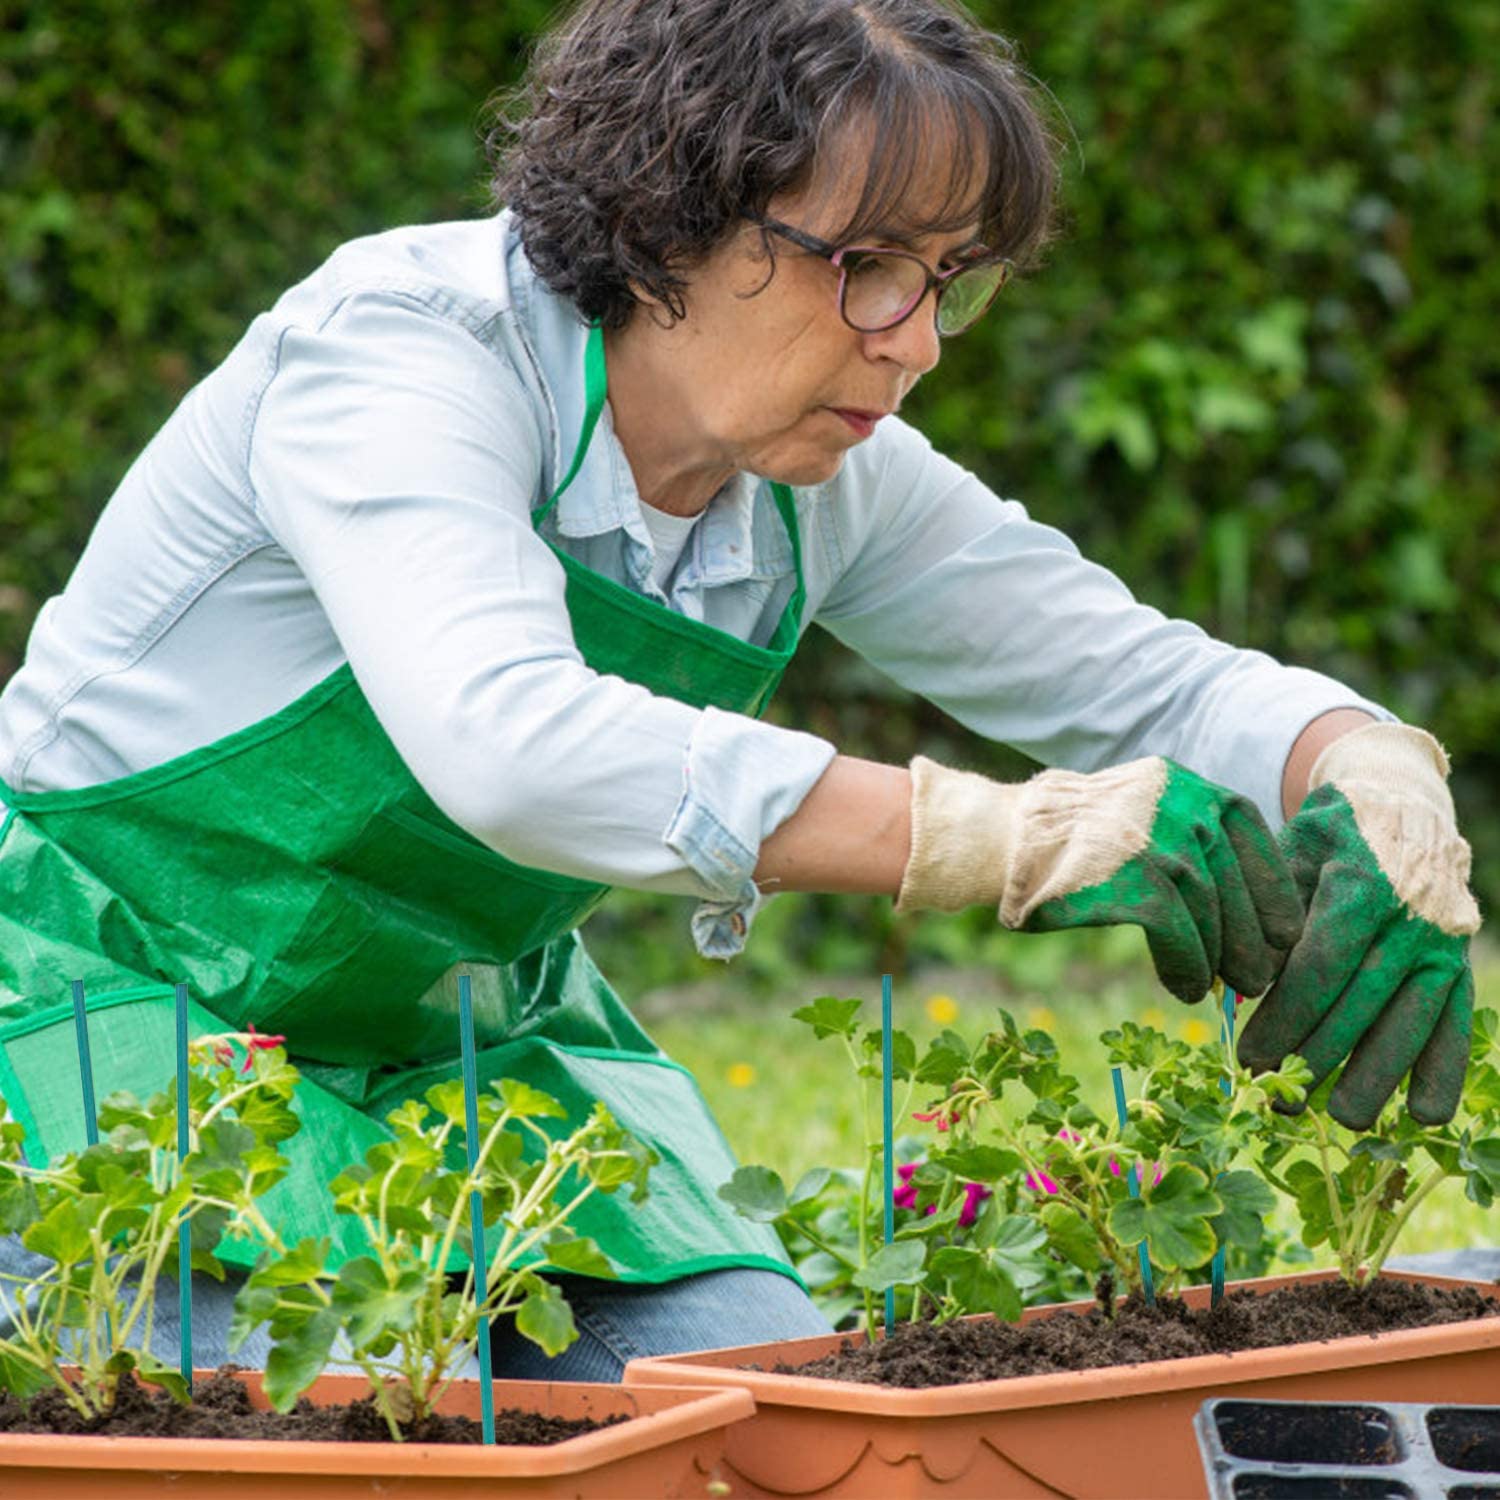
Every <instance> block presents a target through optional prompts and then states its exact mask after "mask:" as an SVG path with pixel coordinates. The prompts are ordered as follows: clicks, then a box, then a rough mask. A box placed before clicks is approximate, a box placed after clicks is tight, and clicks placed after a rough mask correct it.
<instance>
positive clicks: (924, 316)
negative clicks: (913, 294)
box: [864, 297, 942, 375]
mask: <svg viewBox="0 0 1500 1500" xmlns="http://www.w3.org/2000/svg"><path fill="white" fill-rule="evenodd" d="M864 343H865V353H866V354H867V355H868V356H869V357H870V358H871V359H889V360H894V361H895V362H896V363H897V364H898V365H900V366H901V367H902V368H903V369H905V370H909V371H910V372H911V373H912V374H913V375H925V374H926V373H927V372H928V371H929V370H930V369H931V368H932V367H933V366H934V365H935V364H936V363H937V362H938V357H939V355H940V354H941V353H942V347H941V345H940V343H939V340H938V331H937V317H936V315H935V313H934V310H933V306H932V303H931V302H930V301H929V300H928V298H926V297H924V298H923V299H922V301H921V302H920V303H919V304H918V305H917V307H916V309H915V310H914V311H913V312H912V314H911V316H910V317H909V318H907V320H906V321H905V322H904V323H898V324H897V325H896V326H895V327H894V328H884V329H882V330H881V331H880V332H879V333H867V334H865V335H864Z"/></svg>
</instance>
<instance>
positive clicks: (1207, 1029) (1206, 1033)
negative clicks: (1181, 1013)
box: [1182, 1016, 1214, 1047]
mask: <svg viewBox="0 0 1500 1500" xmlns="http://www.w3.org/2000/svg"><path fill="white" fill-rule="evenodd" d="M1213 1034H1214V1032H1213V1027H1211V1026H1210V1025H1209V1024H1208V1022H1207V1021H1200V1020H1199V1019H1198V1018H1197V1016H1192V1017H1190V1018H1189V1019H1188V1020H1186V1021H1184V1022H1183V1023H1182V1039H1183V1040H1184V1041H1185V1042H1190V1043H1191V1044H1192V1045H1193V1046H1194V1047H1201V1046H1202V1045H1203V1043H1204V1042H1206V1041H1207V1040H1208V1039H1209V1038H1210V1037H1211V1036H1212V1035H1213Z"/></svg>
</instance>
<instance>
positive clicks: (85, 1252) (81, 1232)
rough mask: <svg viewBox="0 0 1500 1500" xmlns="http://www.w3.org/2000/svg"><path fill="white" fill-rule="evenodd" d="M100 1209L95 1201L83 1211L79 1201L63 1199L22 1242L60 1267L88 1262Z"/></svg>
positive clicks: (31, 1229)
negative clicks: (92, 1233) (87, 1209)
mask: <svg viewBox="0 0 1500 1500" xmlns="http://www.w3.org/2000/svg"><path fill="white" fill-rule="evenodd" d="M103 1206H104V1205H103V1203H102V1202H101V1201H97V1200H96V1201H95V1202H94V1203H93V1205H92V1211H86V1210H85V1209H84V1207H83V1206H82V1205H81V1204H80V1202H79V1200H78V1199H76V1198H64V1199H62V1200H61V1201H60V1202H58V1203H56V1204H54V1205H53V1206H52V1208H51V1209H49V1210H48V1212H47V1213H46V1215H45V1216H44V1217H43V1218H41V1219H38V1220H37V1222H36V1223H34V1224H32V1225H31V1226H30V1227H29V1228H28V1229H27V1230H26V1231H25V1233H24V1234H23V1235H22V1236H21V1243H22V1244H23V1245H25V1247H26V1248H27V1249H28V1250H34V1251H35V1252H36V1253H37V1254H38V1255H45V1256H47V1257H49V1258H50V1259H52V1260H55V1261H57V1262H58V1263H59V1264H60V1265H64V1266H71V1265H74V1264H76V1263H77V1262H79V1261H82V1260H87V1259H88V1258H89V1256H90V1255H91V1254H92V1250H93V1246H92V1242H91V1241H90V1239H89V1231H90V1230H91V1229H92V1228H93V1226H94V1225H95V1224H96V1223H97V1222H98V1217H99V1212H100V1211H101V1210H102V1209H103Z"/></svg>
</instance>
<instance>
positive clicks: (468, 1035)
mask: <svg viewBox="0 0 1500 1500" xmlns="http://www.w3.org/2000/svg"><path fill="white" fill-rule="evenodd" d="M458 1034H459V1045H460V1047H461V1048H462V1050H463V1058H464V1137H465V1141H466V1144H467V1146H468V1153H469V1170H470V1171H471V1172H472V1171H473V1170H474V1169H475V1167H477V1166H478V1165H479V1068H478V1066H477V1064H476V1063H475V1061H474V989H473V985H472V983H471V982H470V979H469V976H468V975H467V974H460V975H459V976H458ZM469 1230H470V1233H471V1234H472V1236H473V1239H474V1253H473V1265H474V1295H475V1297H476V1298H477V1299H478V1302H479V1305H480V1306H481V1307H483V1306H484V1304H485V1303H486V1302H487V1301H488V1300H489V1295H490V1278H489V1258H488V1256H487V1255H486V1254H485V1250H484V1198H483V1195H482V1194H481V1193H480V1192H479V1190H478V1189H477V1188H476V1189H475V1190H474V1191H473V1192H472V1193H470V1194H469ZM479 1420H480V1436H481V1438H482V1439H483V1441H484V1442H486V1443H493V1442H494V1441H495V1389H494V1383H493V1380H492V1377H491V1375H490V1320H489V1316H488V1314H484V1313H481V1314H480V1318H479Z"/></svg>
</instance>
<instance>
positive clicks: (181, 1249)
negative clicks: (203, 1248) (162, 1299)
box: [176, 984, 193, 1395]
mask: <svg viewBox="0 0 1500 1500" xmlns="http://www.w3.org/2000/svg"><path fill="white" fill-rule="evenodd" d="M176 1002H177V1162H178V1168H179V1170H181V1165H182V1163H183V1162H185V1161H186V1160H187V1157H188V1152H189V1151H190V1150H191V1149H192V1140H191V1129H190V1127H191V1123H192V1120H191V1106H192V1101H193V1094H192V1083H191V1080H190V1079H189V1077H188V987H187V986H186V985H185V984H179V985H178V986H177V992H176ZM177 1297H178V1314H179V1336H178V1364H179V1367H180V1368H181V1370H182V1378H183V1379H184V1380H185V1381H186V1382H187V1388H188V1394H189V1395H192V1393H193V1226H192V1223H191V1222H190V1221H189V1219H188V1216H187V1210H186V1209H184V1210H183V1212H182V1222H181V1223H180V1224H178V1226H177Z"/></svg>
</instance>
